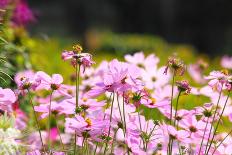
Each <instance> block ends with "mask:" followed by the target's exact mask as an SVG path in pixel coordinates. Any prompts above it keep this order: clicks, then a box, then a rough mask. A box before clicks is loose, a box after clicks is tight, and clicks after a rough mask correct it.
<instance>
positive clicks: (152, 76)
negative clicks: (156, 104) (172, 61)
mask: <svg viewBox="0 0 232 155" xmlns="http://www.w3.org/2000/svg"><path fill="white" fill-rule="evenodd" d="M164 68H165V67H161V68H157V69H156V68H155V67H154V68H152V69H150V70H142V75H143V76H142V79H143V81H144V82H145V87H146V88H148V89H154V88H160V87H162V86H164V85H166V84H168V82H169V80H170V74H168V75H164V74H163V71H164Z"/></svg>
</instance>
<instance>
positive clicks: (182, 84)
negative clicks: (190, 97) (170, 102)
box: [176, 80, 191, 94]
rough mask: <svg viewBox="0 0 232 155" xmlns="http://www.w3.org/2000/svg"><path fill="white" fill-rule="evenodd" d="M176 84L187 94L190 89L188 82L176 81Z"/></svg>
mask: <svg viewBox="0 0 232 155" xmlns="http://www.w3.org/2000/svg"><path fill="white" fill-rule="evenodd" d="M176 85H177V87H178V90H179V91H180V92H185V94H189V93H190V91H191V87H190V86H189V83H188V81H186V80H182V81H177V82H176Z"/></svg>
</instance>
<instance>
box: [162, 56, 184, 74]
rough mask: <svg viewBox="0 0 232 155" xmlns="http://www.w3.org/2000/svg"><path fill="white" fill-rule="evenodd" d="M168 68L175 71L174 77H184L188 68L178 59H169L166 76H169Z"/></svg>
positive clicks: (165, 71)
mask: <svg viewBox="0 0 232 155" xmlns="http://www.w3.org/2000/svg"><path fill="white" fill-rule="evenodd" d="M168 68H171V69H172V70H173V71H174V75H179V76H182V75H183V74H184V72H185V70H186V66H185V65H184V63H183V61H181V60H180V59H179V58H176V57H170V58H168V62H167V66H166V68H165V70H164V74H167V72H168Z"/></svg>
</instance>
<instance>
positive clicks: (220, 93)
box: [204, 88, 222, 154]
mask: <svg viewBox="0 0 232 155" xmlns="http://www.w3.org/2000/svg"><path fill="white" fill-rule="evenodd" d="M221 95H222V88H221V90H220V92H219V97H218V101H217V105H216V109H215V112H214V114H213V120H212V125H211V127H210V131H209V136H208V139H207V143H206V148H205V152H204V154H206V152H207V148H208V144H209V141H210V136H211V131H212V129H213V122H214V120H215V117H216V113H217V110H218V106H219V101H220V99H221ZM212 110H213V109H212ZM212 110H211V111H212Z"/></svg>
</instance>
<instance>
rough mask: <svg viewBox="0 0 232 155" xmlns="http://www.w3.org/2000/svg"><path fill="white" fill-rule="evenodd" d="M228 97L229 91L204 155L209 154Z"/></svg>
mask: <svg viewBox="0 0 232 155" xmlns="http://www.w3.org/2000/svg"><path fill="white" fill-rule="evenodd" d="M229 97H230V91H229V94H228V95H227V98H226V101H225V104H224V106H223V109H222V112H221V114H220V116H219V119H218V121H217V124H216V128H215V130H214V132H213V137H212V140H211V141H210V143H209V148H208V151H207V152H206V154H208V153H209V150H210V147H211V145H212V143H213V140H214V137H215V135H216V132H217V129H218V125H219V122H220V120H221V118H222V115H223V113H224V111H225V108H226V104H227V101H228V99H229Z"/></svg>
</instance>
